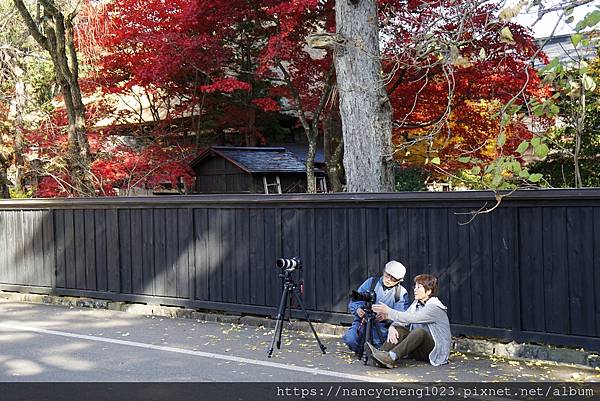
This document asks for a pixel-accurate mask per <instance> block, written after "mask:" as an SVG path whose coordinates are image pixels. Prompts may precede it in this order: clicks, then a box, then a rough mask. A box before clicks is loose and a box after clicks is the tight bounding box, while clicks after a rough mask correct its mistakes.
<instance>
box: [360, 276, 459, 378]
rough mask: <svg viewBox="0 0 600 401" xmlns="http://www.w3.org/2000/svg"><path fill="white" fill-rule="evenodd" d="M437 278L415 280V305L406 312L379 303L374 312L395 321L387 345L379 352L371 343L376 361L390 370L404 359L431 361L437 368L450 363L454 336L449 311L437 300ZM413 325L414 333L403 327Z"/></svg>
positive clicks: (411, 328)
mask: <svg viewBox="0 0 600 401" xmlns="http://www.w3.org/2000/svg"><path fill="white" fill-rule="evenodd" d="M437 288H438V283H437V278H436V277H434V276H432V275H429V274H421V275H419V276H417V277H415V287H414V295H415V301H414V302H413V303H412V304H411V306H410V307H409V308H408V310H407V311H406V312H400V311H397V310H394V309H391V308H390V307H389V306H387V305H385V304H382V303H378V304H376V305H373V311H374V312H376V313H377V314H378V315H381V316H383V317H384V318H386V319H391V320H393V321H394V323H393V324H392V326H391V327H390V329H389V331H388V337H387V341H386V343H385V344H383V345H382V346H381V348H380V349H379V350H378V349H377V348H376V347H374V346H373V345H372V344H368V343H367V347H368V348H369V350H370V351H371V354H372V356H373V358H374V359H375V360H376V361H378V362H379V363H381V365H383V366H385V367H387V368H393V367H395V365H396V363H397V362H398V361H399V360H400V359H402V358H413V359H417V360H420V361H427V362H429V363H431V364H432V365H433V366H439V365H442V364H445V363H447V362H448V356H449V355H450V345H451V341H452V335H451V333H450V322H449V321H448V314H447V311H446V310H447V308H446V307H445V306H444V304H442V302H441V301H440V300H439V299H438V298H437V297H436V294H437ZM405 325H410V330H409V329H407V328H405V327H403V326H405Z"/></svg>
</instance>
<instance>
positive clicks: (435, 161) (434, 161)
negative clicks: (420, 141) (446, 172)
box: [431, 157, 442, 165]
mask: <svg viewBox="0 0 600 401" xmlns="http://www.w3.org/2000/svg"><path fill="white" fill-rule="evenodd" d="M441 162H442V161H441V160H440V158H439V157H434V158H433V159H431V163H433V164H436V165H439V164H440V163H441Z"/></svg>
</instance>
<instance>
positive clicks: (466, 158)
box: [458, 156, 471, 163]
mask: <svg viewBox="0 0 600 401" xmlns="http://www.w3.org/2000/svg"><path fill="white" fill-rule="evenodd" d="M458 161H459V162H461V163H469V162H470V161H471V158H470V157H465V156H463V157H459V158H458Z"/></svg>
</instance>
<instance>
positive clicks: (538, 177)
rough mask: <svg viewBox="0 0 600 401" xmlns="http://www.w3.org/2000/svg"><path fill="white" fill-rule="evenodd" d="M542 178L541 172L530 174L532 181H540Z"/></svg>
mask: <svg viewBox="0 0 600 401" xmlns="http://www.w3.org/2000/svg"><path fill="white" fill-rule="evenodd" d="M541 179H542V175H541V174H540V173H535V174H531V175H530V176H529V181H530V182H539V181H540V180H541Z"/></svg>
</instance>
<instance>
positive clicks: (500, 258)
mask: <svg viewBox="0 0 600 401" xmlns="http://www.w3.org/2000/svg"><path fill="white" fill-rule="evenodd" d="M494 212H495V213H492V215H491V216H490V217H491V219H492V244H493V245H494V247H493V250H492V254H493V255H492V266H493V267H492V268H493V275H492V281H493V286H494V294H493V303H494V327H502V328H507V329H508V328H511V327H512V322H513V311H514V305H515V302H516V301H515V296H514V294H515V290H516V285H515V283H514V280H513V274H514V269H515V266H514V265H515V258H516V251H517V250H516V238H515V235H514V232H515V230H516V227H517V226H516V216H515V209H502V208H500V209H498V210H497V211H494Z"/></svg>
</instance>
